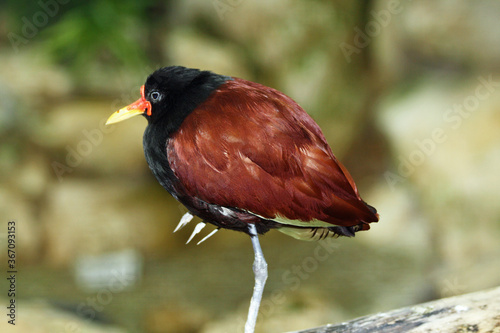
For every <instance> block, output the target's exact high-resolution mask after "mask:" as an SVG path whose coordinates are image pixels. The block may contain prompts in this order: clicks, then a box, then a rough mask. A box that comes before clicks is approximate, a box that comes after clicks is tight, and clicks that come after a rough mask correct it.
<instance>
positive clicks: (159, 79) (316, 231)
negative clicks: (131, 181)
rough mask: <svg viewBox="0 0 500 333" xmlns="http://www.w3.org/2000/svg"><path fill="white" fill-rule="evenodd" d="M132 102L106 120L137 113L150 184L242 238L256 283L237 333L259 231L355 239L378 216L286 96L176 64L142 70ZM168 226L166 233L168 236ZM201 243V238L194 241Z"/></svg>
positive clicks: (258, 264)
mask: <svg viewBox="0 0 500 333" xmlns="http://www.w3.org/2000/svg"><path fill="white" fill-rule="evenodd" d="M140 93H141V98H139V99H138V100H137V101H136V102H134V103H132V104H130V105H129V106H127V107H124V108H122V109H120V110H118V111H116V112H115V113H113V114H112V115H111V116H110V117H109V119H108V121H107V123H106V124H112V123H117V122H120V121H122V120H125V119H128V118H130V117H133V116H136V115H143V116H144V117H145V118H146V119H147V121H148V125H147V127H146V130H145V132H144V137H143V145H144V153H145V155H146V160H147V162H148V165H149V167H150V169H151V171H152V172H153V174H154V176H155V177H156V179H157V180H158V182H159V183H160V184H161V185H162V186H163V187H164V188H165V189H166V190H167V191H168V192H169V193H170V194H171V195H172V196H173V197H174V198H175V199H177V200H178V201H179V202H181V203H182V204H183V205H184V206H186V208H187V209H188V211H189V212H188V213H186V214H185V215H184V216H183V217H182V219H181V222H180V223H179V225H178V226H177V228H176V229H175V231H177V230H178V229H180V228H182V227H183V226H185V225H186V224H187V223H188V222H189V221H190V220H191V219H192V218H193V215H197V216H199V217H200V218H201V219H202V221H203V222H200V223H199V224H198V225H196V227H195V229H194V231H193V234H192V235H191V237H190V238H189V240H188V242H189V241H190V240H191V239H192V238H193V237H194V235H195V234H197V233H198V232H199V231H200V230H201V229H202V228H203V227H204V226H205V223H211V224H213V225H215V226H216V227H217V228H216V229H215V230H214V231H213V232H212V233H210V234H209V235H208V236H207V237H205V238H204V239H202V240H201V241H203V240H205V239H206V238H208V237H210V236H211V235H212V234H213V233H214V232H215V231H217V230H219V228H224V229H231V230H237V231H242V232H245V233H247V234H249V235H250V237H251V240H252V245H253V249H254V254H255V259H254V264H253V270H254V273H255V286H254V291H253V295H252V299H251V301H250V309H249V311H248V318H247V322H246V324H245V332H246V333H250V332H253V331H254V329H255V324H256V321H257V314H258V312H259V306H260V301H261V298H262V292H263V290H264V285H265V282H266V279H267V263H266V261H265V259H264V255H263V253H262V250H261V247H260V244H259V239H258V236H257V235H258V234H264V233H266V232H267V231H269V230H271V229H276V230H278V231H281V232H283V233H285V234H288V235H290V236H292V237H295V238H297V239H302V240H320V239H323V238H326V237H336V236H348V237H352V236H354V234H355V232H357V231H360V230H367V229H369V228H370V226H369V223H370V222H376V221H378V214H377V211H376V210H375V208H373V207H371V206H369V205H368V204H366V203H365V202H364V201H363V200H362V199H361V198H360V196H359V194H358V190H357V188H356V185H355V184H354V181H353V179H352V177H351V176H350V175H349V172H348V171H347V170H346V168H345V167H344V166H343V165H342V164H341V163H340V162H339V161H338V160H337V159H336V158H335V156H334V155H333V153H332V150H331V149H330V147H329V145H328V143H327V142H326V139H325V137H324V135H323V133H322V132H321V129H320V128H319V126H318V125H317V124H316V122H314V120H313V119H312V118H311V117H310V116H309V115H308V114H307V113H306V112H305V111H304V110H303V109H302V108H301V107H300V106H299V105H298V104H297V103H296V102H295V101H293V100H292V99H291V98H290V97H288V96H286V95H285V94H283V93H281V92H279V91H277V90H275V89H272V88H269V87H266V86H263V85H261V84H258V83H254V82H250V81H246V80H243V79H239V78H234V77H229V76H224V75H218V74H215V73H212V72H209V71H201V70H198V69H191V68H185V67H180V66H170V67H164V68H161V69H158V70H156V71H155V72H154V73H153V74H151V75H150V76H149V77H148V78H147V80H146V83H145V84H144V85H143V86H142V87H141V90H140ZM175 231H174V232H175ZM201 241H200V242H201Z"/></svg>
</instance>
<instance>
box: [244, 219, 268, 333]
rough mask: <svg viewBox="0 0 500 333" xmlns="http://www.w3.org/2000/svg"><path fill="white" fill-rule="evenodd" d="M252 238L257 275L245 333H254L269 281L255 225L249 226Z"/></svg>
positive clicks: (254, 269)
mask: <svg viewBox="0 0 500 333" xmlns="http://www.w3.org/2000/svg"><path fill="white" fill-rule="evenodd" d="M248 229H249V231H250V237H251V239H252V245H253V252H254V253H255V259H254V262H253V272H254V274H255V286H254V287H253V295H252V300H251V301H250V309H248V317H247V322H246V323H245V333H253V332H254V330H255V323H256V322H257V315H258V314H259V308H260V301H261V299H262V293H263V292H264V286H265V284H266V280H267V263H266V260H265V259H264V254H263V253H262V249H261V248H260V243H259V237H258V236H257V228H255V224H253V223H252V224H249V225H248Z"/></svg>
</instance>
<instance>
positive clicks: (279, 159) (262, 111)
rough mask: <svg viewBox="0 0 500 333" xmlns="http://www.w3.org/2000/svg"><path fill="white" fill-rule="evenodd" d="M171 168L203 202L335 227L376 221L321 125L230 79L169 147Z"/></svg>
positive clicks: (281, 99)
mask: <svg viewBox="0 0 500 333" xmlns="http://www.w3.org/2000/svg"><path fill="white" fill-rule="evenodd" d="M167 153H168V159H169V162H170V167H171V168H172V170H173V171H174V173H175V175H176V176H177V177H178V178H179V180H180V181H181V183H183V185H184V187H185V188H186V190H187V191H188V193H187V194H188V195H191V196H195V197H198V198H200V199H202V200H204V201H206V202H208V203H212V204H217V205H220V206H224V207H236V208H239V209H242V210H246V211H248V212H251V213H253V214H256V215H259V216H261V217H264V218H267V219H274V218H276V217H278V216H279V217H284V218H286V219H289V220H299V221H303V222H307V221H313V220H319V221H325V222H329V223H331V224H335V225H339V226H353V225H357V224H360V223H361V222H366V224H363V226H362V229H369V226H368V224H367V223H369V222H373V221H377V220H378V216H377V215H376V213H374V212H373V211H372V210H370V209H369V208H368V206H367V205H366V204H365V203H364V202H363V201H362V200H361V198H360V197H359V194H358V191H357V188H356V185H355V184H354V181H353V180H352V178H351V176H350V175H349V173H348V172H347V170H346V169H345V168H344V167H343V166H342V164H341V163H340V162H338V161H337V159H336V158H335V156H334V155H333V153H332V151H331V149H330V147H329V146H328V144H327V142H326V139H325V138H324V136H323V134H322V132H321V130H320V128H319V126H318V125H317V124H316V123H315V122H314V120H313V119H312V118H311V117H310V116H309V115H308V114H307V113H306V112H305V111H304V110H303V109H302V108H301V107H300V106H299V105H298V104H297V103H295V102H294V101H293V100H292V99H291V98H289V97H288V96H286V95H284V94H283V93H281V92H279V91H277V90H274V89H272V88H269V87H266V86H263V85H260V84H257V83H253V82H250V81H245V80H242V79H234V80H232V81H228V82H226V83H224V84H223V85H221V86H220V87H219V88H218V89H217V90H216V91H215V92H214V93H213V94H212V95H211V96H210V97H209V98H208V99H207V100H206V101H205V102H203V103H202V104H201V105H200V106H198V107H197V108H196V109H195V110H194V111H193V112H192V113H191V114H190V115H189V116H188V117H187V118H186V119H185V120H184V122H183V123H182V125H181V126H180V128H179V129H178V130H177V132H175V133H174V135H173V136H172V137H171V138H170V139H169V141H168V144H167Z"/></svg>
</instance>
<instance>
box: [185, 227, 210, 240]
mask: <svg viewBox="0 0 500 333" xmlns="http://www.w3.org/2000/svg"><path fill="white" fill-rule="evenodd" d="M206 225H207V224H206V223H205V222H200V223H198V224H197V225H196V227H194V230H193V233H192V234H191V236H189V239H188V241H187V242H186V244H188V243H189V242H190V241H191V240H192V239H193V237H194V236H195V235H196V234H197V233H199V232H200V231H201V229H203V228H205V226H206Z"/></svg>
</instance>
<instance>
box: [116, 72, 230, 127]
mask: <svg viewBox="0 0 500 333" xmlns="http://www.w3.org/2000/svg"><path fill="white" fill-rule="evenodd" d="M227 80H231V77H228V76H223V75H218V74H215V73H212V72H210V71H201V70H199V69H192V68H186V67H181V66H169V67H163V68H160V69H158V70H156V71H155V72H154V73H152V74H151V75H149V77H148V78H147V80H146V83H145V84H144V86H143V88H141V95H142V96H141V98H140V99H139V100H137V101H136V102H134V103H133V104H131V105H129V106H127V107H125V108H123V109H120V110H119V111H117V112H115V113H114V114H113V115H111V117H110V118H109V119H108V121H107V123H115V122H119V121H122V120H125V119H127V118H130V117H132V116H134V115H137V114H142V115H144V116H145V117H146V119H147V120H148V123H149V124H150V125H152V124H161V125H162V126H163V127H164V129H165V130H166V131H167V132H169V133H172V132H173V131H175V130H176V129H177V128H178V127H179V126H180V124H181V123H182V121H183V120H184V119H185V118H186V117H187V116H188V115H189V113H191V112H192V111H193V110H194V109H195V108H196V107H197V106H198V105H200V104H201V103H202V102H203V101H205V100H206V99H207V98H208V96H210V94H211V93H212V92H213V91H214V90H215V89H217V87H219V86H220V85H221V84H223V83H224V82H226V81H227Z"/></svg>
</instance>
